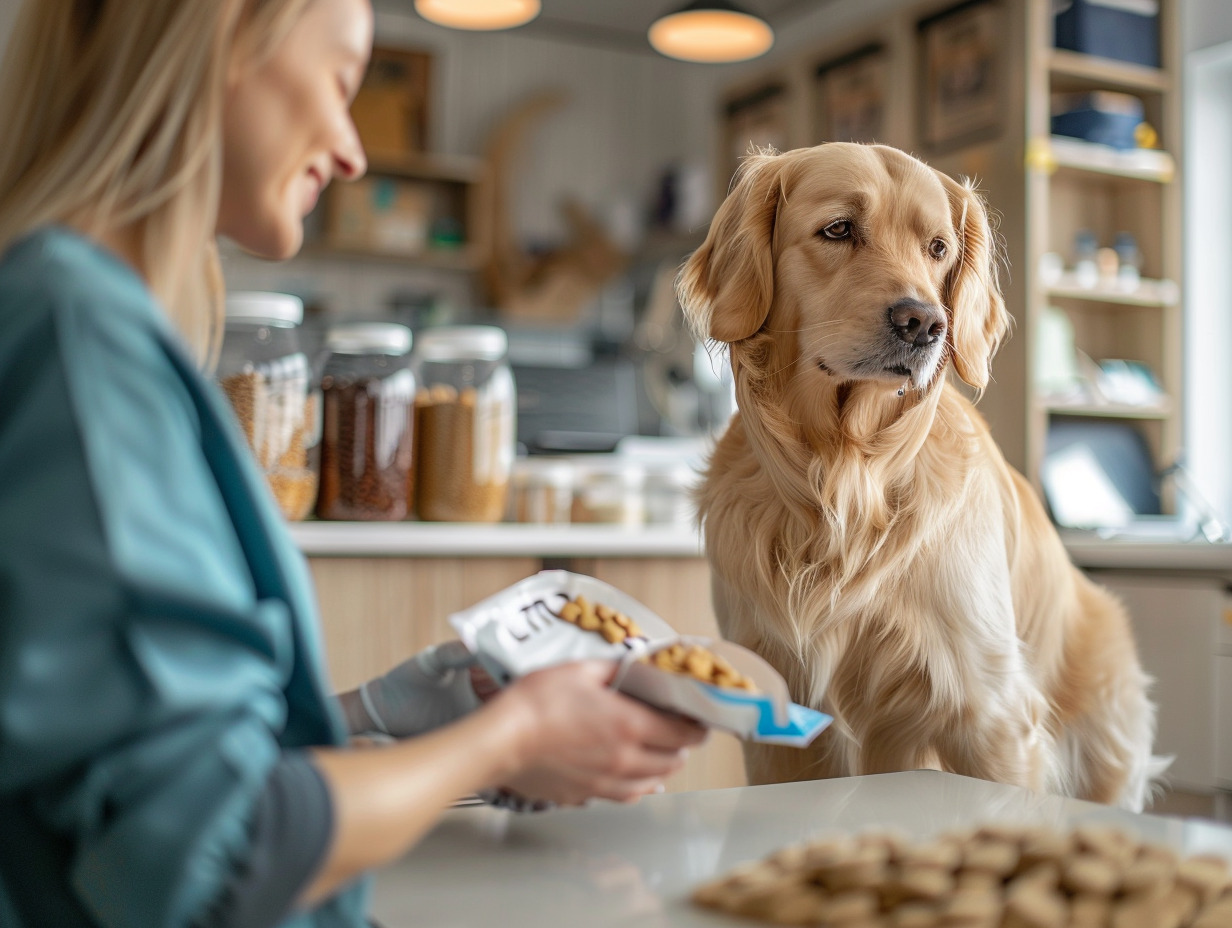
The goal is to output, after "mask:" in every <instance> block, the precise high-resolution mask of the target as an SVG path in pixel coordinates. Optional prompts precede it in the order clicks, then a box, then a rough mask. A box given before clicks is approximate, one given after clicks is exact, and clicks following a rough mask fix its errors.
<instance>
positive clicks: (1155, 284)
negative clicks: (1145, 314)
mask: <svg viewBox="0 0 1232 928" xmlns="http://www.w3.org/2000/svg"><path fill="white" fill-rule="evenodd" d="M1045 289H1046V292H1047V294H1048V296H1049V297H1052V298H1054V299H1065V300H1085V301H1088V302H1093V303H1113V304H1116V305H1120V306H1148V307H1165V306H1176V305H1177V304H1179V303H1180V299H1181V296H1180V291H1179V288H1178V287H1177V286H1176V284H1175V283H1173V282H1172V281H1170V280H1146V279H1144V280H1143V281H1142V282H1141V283H1140V284H1139V285H1138V287H1137V289H1135V290H1119V289H1117V288H1116V287H1109V286H1106V285H1104V286H1095V287H1082V286H1079V285H1078V283H1077V282H1076V281H1075V280H1074V275H1073V274H1062V275H1061V279H1060V280H1059V281H1057V282H1056V283H1054V284H1051V285H1047V286H1046V287H1045Z"/></svg>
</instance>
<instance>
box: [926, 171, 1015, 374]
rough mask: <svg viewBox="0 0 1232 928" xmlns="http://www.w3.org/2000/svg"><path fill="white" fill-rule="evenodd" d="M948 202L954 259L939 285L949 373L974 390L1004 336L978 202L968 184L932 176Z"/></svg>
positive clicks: (987, 232) (989, 242)
mask: <svg viewBox="0 0 1232 928" xmlns="http://www.w3.org/2000/svg"><path fill="white" fill-rule="evenodd" d="M938 176H940V178H941V181H942V183H943V184H944V185H945V189H946V193H947V194H948V195H949V198H950V214H951V216H952V217H953V221H954V229H955V231H957V233H958V237H959V259H958V263H957V264H955V265H954V269H953V270H952V271H950V274H949V277H947V278H946V281H945V290H944V293H943V299H944V301H945V305H946V308H947V309H949V311H950V332H951V335H950V337H951V338H952V339H953V347H954V351H953V356H954V368H955V370H957V371H958V376H959V377H961V378H962V379H963V380H964V381H966V382H967V383H968V384H970V385H971V386H973V387H975V388H976V389H977V390H982V389H983V388H984V387H986V386H987V385H988V375H989V370H990V367H991V365H992V356H993V355H994V354H996V353H997V348H998V347H999V346H1000V344H1001V340H1002V339H1003V338H1004V337H1005V336H1006V334H1007V333H1008V332H1009V328H1010V316H1009V313H1007V312H1006V311H1005V301H1004V300H1003V299H1002V298H1001V287H1000V285H999V284H998V282H997V267H996V260H997V257H996V249H995V246H994V242H993V235H992V229H991V227H990V225H989V222H988V212H987V210H986V209H985V206H984V201H983V199H981V198H980V196H979V194H977V193H976V192H975V190H974V188H973V187H972V185H971V184H970V183H969V182H968V183H962V184H960V183H958V182H957V181H955V180H953V179H952V178H950V177H947V176H946V175H944V174H941V173H940V172H938Z"/></svg>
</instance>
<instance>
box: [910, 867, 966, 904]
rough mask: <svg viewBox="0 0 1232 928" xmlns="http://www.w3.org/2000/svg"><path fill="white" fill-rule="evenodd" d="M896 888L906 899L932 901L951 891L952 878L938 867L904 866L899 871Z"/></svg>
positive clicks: (947, 871)
mask: <svg viewBox="0 0 1232 928" xmlns="http://www.w3.org/2000/svg"><path fill="white" fill-rule="evenodd" d="M897 886H898V888H899V890H900V891H901V892H902V893H903V894H904V895H905V897H906V898H908V899H923V900H927V901H932V900H934V899H940V898H941V897H942V896H945V895H947V894H948V893H950V892H951V891H952V890H953V888H954V877H953V876H952V875H951V874H950V871H949V870H943V869H940V868H938V867H927V866H921V865H915V866H904V867H903V868H902V869H901V870H900V871H899V874H898V880H897Z"/></svg>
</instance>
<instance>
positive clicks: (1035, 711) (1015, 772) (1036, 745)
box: [937, 675, 1061, 791]
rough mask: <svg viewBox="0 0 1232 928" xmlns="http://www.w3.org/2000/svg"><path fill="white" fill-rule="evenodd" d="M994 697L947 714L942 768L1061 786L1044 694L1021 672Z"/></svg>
mask: <svg viewBox="0 0 1232 928" xmlns="http://www.w3.org/2000/svg"><path fill="white" fill-rule="evenodd" d="M994 699H995V701H994V702H993V703H992V704H991V705H990V704H987V703H984V704H978V703H976V702H969V703H968V704H966V705H963V706H959V707H956V709H957V711H955V712H953V713H950V714H949V717H948V718H947V719H945V720H944V722H943V724H942V725H941V726H940V727H939V730H938V735H939V737H938V741H937V753H938V756H939V758H940V760H941V764H942V768H943V769H945V770H949V771H952V772H953V773H958V774H962V775H964V776H970V777H978V778H979V779H982V780H992V781H994V782H997V783H1008V784H1010V785H1012V786H1022V787H1026V788H1027V789H1032V790H1036V791H1043V790H1048V791H1054V790H1057V789H1058V788H1060V787H1061V784H1058V783H1057V782H1055V780H1056V771H1057V763H1056V746H1055V744H1054V742H1053V739H1052V736H1051V735H1050V734H1049V733H1048V731H1047V728H1046V725H1045V714H1046V712H1047V708H1046V705H1047V704H1046V702H1045V700H1044V698H1043V696H1042V695H1041V694H1040V693H1039V691H1038V690H1036V689H1035V687H1034V686H1032V685H1031V684H1030V682H1029V681H1028V680H1027V679H1026V678H1025V675H1021V677H1020V679H1018V680H1015V681H1012V682H1011V684H1010V685H1008V686H1006V687H1005V689H1004V690H1003V691H1002V692H1001V693H998V694H996V695H995V697H994Z"/></svg>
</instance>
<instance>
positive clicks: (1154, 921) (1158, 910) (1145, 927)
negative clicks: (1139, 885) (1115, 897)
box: [1111, 892, 1164, 928]
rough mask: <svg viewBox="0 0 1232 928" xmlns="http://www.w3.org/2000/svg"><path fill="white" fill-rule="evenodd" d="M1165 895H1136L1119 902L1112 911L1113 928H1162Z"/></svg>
mask: <svg viewBox="0 0 1232 928" xmlns="http://www.w3.org/2000/svg"><path fill="white" fill-rule="evenodd" d="M1163 904H1164V897H1163V895H1160V894H1157V893H1154V892H1151V893H1134V894H1133V895H1129V896H1126V897H1124V898H1123V899H1121V900H1120V901H1118V902H1117V903H1116V904H1115V906H1114V907H1113V910H1112V921H1111V925H1112V928H1160V926H1161V923H1162V921H1163Z"/></svg>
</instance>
